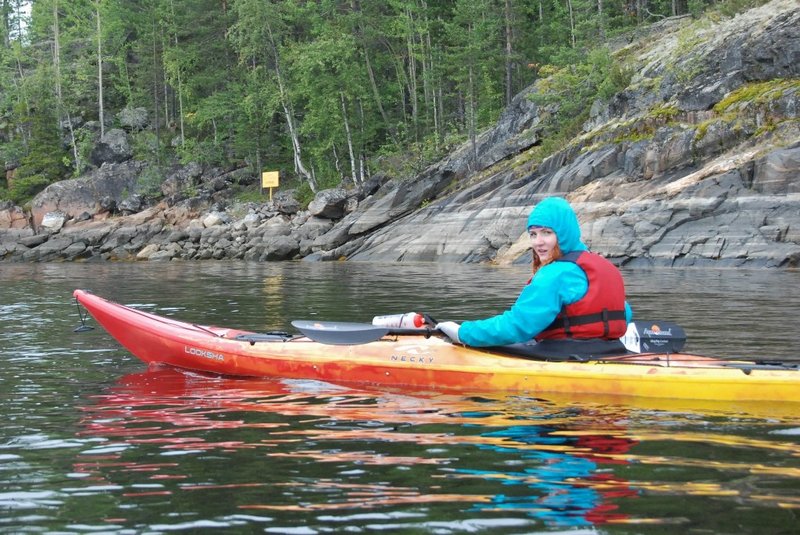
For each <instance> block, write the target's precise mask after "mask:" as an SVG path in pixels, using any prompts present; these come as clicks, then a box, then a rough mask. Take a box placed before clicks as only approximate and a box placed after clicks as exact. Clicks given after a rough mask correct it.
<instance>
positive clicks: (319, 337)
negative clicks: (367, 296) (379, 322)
mask: <svg viewBox="0 0 800 535" xmlns="http://www.w3.org/2000/svg"><path fill="white" fill-rule="evenodd" d="M292 326H293V327H294V328H295V329H297V330H298V331H300V332H301V333H303V335H304V336H306V337H308V338H310V339H311V340H314V341H315V342H319V343H321V344H330V345H355V344H368V343H369V342H374V341H376V340H380V339H381V338H383V337H384V336H386V335H387V334H389V329H388V328H387V327H376V326H374V325H371V324H369V323H349V322H344V321H313V320H294V321H293V322H292Z"/></svg>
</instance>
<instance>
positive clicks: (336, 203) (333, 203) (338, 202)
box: [308, 188, 347, 219]
mask: <svg viewBox="0 0 800 535" xmlns="http://www.w3.org/2000/svg"><path fill="white" fill-rule="evenodd" d="M346 205H347V192H346V191H345V190H344V189H342V188H334V189H326V190H322V191H320V192H318V193H317V194H316V196H315V197H314V200H313V201H311V202H310V203H309V205H308V211H309V212H311V215H314V216H317V217H323V218H325V219H339V218H341V217H342V216H344V214H345V206H346Z"/></svg>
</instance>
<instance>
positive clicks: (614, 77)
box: [532, 48, 632, 155]
mask: <svg viewBox="0 0 800 535" xmlns="http://www.w3.org/2000/svg"><path fill="white" fill-rule="evenodd" d="M540 73H541V74H543V75H546V76H547V78H546V79H543V80H542V81H541V82H540V85H539V87H540V91H539V92H537V93H536V94H534V95H533V97H532V98H533V100H534V101H535V102H536V103H537V104H539V105H540V106H543V107H545V108H547V109H554V110H555V112H554V117H553V119H552V120H551V121H550V123H549V125H548V127H547V135H546V137H545V140H544V141H543V143H542V145H541V147H540V149H539V151H540V152H541V153H542V154H543V155H546V154H549V153H550V152H552V151H555V150H557V149H558V148H563V146H564V145H565V144H566V143H568V142H569V140H571V139H572V138H573V137H574V136H575V135H576V134H577V133H578V132H580V130H581V128H582V125H583V123H584V122H585V121H586V120H587V119H588V117H589V110H590V109H591V106H592V103H594V102H595V101H596V100H600V101H605V100H608V99H609V98H610V97H611V96H612V95H614V94H615V93H617V92H619V91H620V90H621V89H623V88H624V87H626V86H627V85H628V84H629V83H630V78H631V75H632V73H631V71H630V69H629V68H627V67H625V66H624V65H620V64H619V63H618V62H617V61H615V60H614V58H613V56H612V55H611V53H610V52H609V50H608V49H604V48H598V49H594V50H592V51H591V52H590V53H589V54H588V55H587V56H586V57H585V58H583V59H582V60H581V61H576V62H575V63H573V64H571V65H569V66H566V67H556V66H545V67H543V68H542V69H541V70H540Z"/></svg>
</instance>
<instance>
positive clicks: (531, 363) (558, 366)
mask: <svg viewBox="0 0 800 535" xmlns="http://www.w3.org/2000/svg"><path fill="white" fill-rule="evenodd" d="M73 295H74V296H75V298H76V299H77V301H78V302H79V303H80V304H81V305H83V307H85V308H86V310H88V311H89V313H90V314H91V315H92V316H93V317H94V318H95V320H96V321H97V322H98V323H99V324H100V325H102V326H103V328H105V330H106V331H108V333H109V334H111V336H113V337H114V338H115V339H116V340H117V341H119V343H120V344H122V345H123V346H124V347H125V348H127V349H128V350H129V351H130V352H131V353H133V354H134V355H135V356H136V357H138V358H139V359H141V360H143V361H144V362H147V363H162V364H167V365H170V366H174V367H177V368H183V369H187V370H194V371H199V372H206V373H214V374H220V375H225V376H239V377H280V378H288V379H317V380H322V381H328V382H332V383H349V384H369V385H381V386H398V387H410V388H414V389H417V390H441V391H463V392H479V391H505V392H525V393H534V394H535V393H539V392H552V393H571V394H572V393H574V394H597V395H613V396H619V395H624V396H637V397H648V398H670V399H696V400H717V401H748V400H750V401H777V402H800V370H798V368H797V366H789V365H785V366H781V365H758V364H755V363H752V362H747V361H727V360H721V359H716V358H712V357H705V356H700V355H692V354H684V353H674V354H664V353H639V354H632V355H624V356H615V357H605V358H603V359H593V360H588V361H582V362H574V361H553V362H551V361H545V360H531V359H524V358H519V357H514V356H509V355H503V354H499V353H495V352H492V351H486V350H481V349H476V348H469V347H464V346H460V345H453V344H451V343H450V342H448V341H446V340H444V339H442V338H439V337H435V336H428V337H426V336H423V335H387V336H383V337H381V338H380V339H378V340H375V341H370V342H367V343H357V344H352V345H326V344H321V343H319V342H316V341H314V340H312V339H310V338H307V337H305V336H299V335H298V336H281V335H262V334H259V333H253V332H249V331H242V330H236V329H229V328H220V327H214V326H204V325H197V324H190V323H186V322H182V321H178V320H175V319H171V318H167V317H163V316H158V315H156V314H151V313H147V312H144V311H141V310H137V309H134V308H131V307H127V306H124V305H120V304H117V303H113V302H111V301H108V300H106V299H103V298H101V297H99V296H96V295H93V294H91V293H89V292H87V291H85V290H75V292H74V294H73ZM798 410H799V411H800V405H799V406H798Z"/></svg>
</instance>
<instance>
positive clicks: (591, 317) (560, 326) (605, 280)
mask: <svg viewBox="0 0 800 535" xmlns="http://www.w3.org/2000/svg"><path fill="white" fill-rule="evenodd" d="M558 261H559V262H574V263H575V264H577V265H578V266H579V267H580V268H581V269H582V270H583V271H584V273H586V278H587V279H588V280H589V289H588V290H587V291H586V295H584V296H583V297H582V298H581V299H579V300H578V301H576V302H574V303H572V304H571V305H565V306H564V308H563V309H561V312H560V313H559V315H558V316H557V317H556V319H555V320H554V321H553V323H551V324H550V326H549V327H547V328H546V329H545V330H544V331H542V332H541V333H539V335H538V336H537V337H536V340H548V339H563V338H576V339H588V338H605V339H607V340H614V339H617V338H620V337H621V336H623V335H624V334H625V330H626V329H627V326H628V325H627V322H626V320H625V284H624V282H623V280H622V274H621V273H620V272H619V270H618V269H617V268H616V266H614V264H612V263H611V262H609V261H608V260H606V259H605V258H603V257H602V256H600V255H597V254H595V253H590V252H588V251H575V252H572V253H569V254H566V255H564V256H563V257H561V258H559V259H558Z"/></svg>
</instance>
